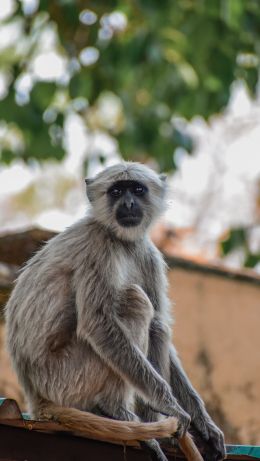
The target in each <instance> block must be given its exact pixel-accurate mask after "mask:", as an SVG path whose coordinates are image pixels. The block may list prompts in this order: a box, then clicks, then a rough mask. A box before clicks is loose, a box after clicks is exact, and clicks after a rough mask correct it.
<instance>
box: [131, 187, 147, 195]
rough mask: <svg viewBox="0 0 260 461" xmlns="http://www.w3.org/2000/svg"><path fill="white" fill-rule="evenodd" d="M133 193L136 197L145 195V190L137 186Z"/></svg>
mask: <svg viewBox="0 0 260 461" xmlns="http://www.w3.org/2000/svg"><path fill="white" fill-rule="evenodd" d="M133 192H134V194H135V195H143V194H144V193H145V189H144V187H143V186H141V185H140V186H135V187H134V191H133Z"/></svg>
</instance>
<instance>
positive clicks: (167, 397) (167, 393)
mask: <svg viewBox="0 0 260 461" xmlns="http://www.w3.org/2000/svg"><path fill="white" fill-rule="evenodd" d="M162 381H163V380H162ZM163 384H164V386H162V388H163V387H164V389H163V392H160V393H159V394H158V393H157V395H156V396H155V398H154V399H153V402H152V404H150V407H151V408H152V410H153V411H155V412H157V413H161V414H163V415H165V416H175V417H176V418H177V420H178V431H177V434H176V436H177V437H183V435H184V434H185V433H186V432H187V430H188V428H189V425H190V422H191V417H190V415H189V414H188V413H186V411H184V410H183V408H181V406H180V405H179V404H178V402H177V400H176V399H175V398H174V396H173V395H172V393H171V389H170V386H168V384H167V383H166V381H163ZM158 397H159V398H158Z"/></svg>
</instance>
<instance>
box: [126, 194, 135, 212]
mask: <svg viewBox="0 0 260 461" xmlns="http://www.w3.org/2000/svg"><path fill="white" fill-rule="evenodd" d="M124 206H125V207H126V208H127V210H129V211H130V210H132V209H133V207H134V199H133V197H132V195H131V194H126V195H125V199H124Z"/></svg>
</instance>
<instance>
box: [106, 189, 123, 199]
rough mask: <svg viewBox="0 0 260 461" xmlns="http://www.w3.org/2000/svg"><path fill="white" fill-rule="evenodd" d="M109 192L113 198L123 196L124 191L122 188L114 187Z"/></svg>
mask: <svg viewBox="0 0 260 461" xmlns="http://www.w3.org/2000/svg"><path fill="white" fill-rule="evenodd" d="M109 192H110V195H112V197H120V196H121V195H122V189H120V187H113V189H110V191H109Z"/></svg>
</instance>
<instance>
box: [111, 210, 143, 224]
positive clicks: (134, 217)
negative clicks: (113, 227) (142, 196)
mask: <svg viewBox="0 0 260 461" xmlns="http://www.w3.org/2000/svg"><path fill="white" fill-rule="evenodd" d="M116 219H117V222H118V224H120V226H122V227H134V226H138V224H140V222H141V221H142V216H141V215H140V214H136V213H128V214H126V213H117V216H116Z"/></svg>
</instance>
